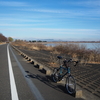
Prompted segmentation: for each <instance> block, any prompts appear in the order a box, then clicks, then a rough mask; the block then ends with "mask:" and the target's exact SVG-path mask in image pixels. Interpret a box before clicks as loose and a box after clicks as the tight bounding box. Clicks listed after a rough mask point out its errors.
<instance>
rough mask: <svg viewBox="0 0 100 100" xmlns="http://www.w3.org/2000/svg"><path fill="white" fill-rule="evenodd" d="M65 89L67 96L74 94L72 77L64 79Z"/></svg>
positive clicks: (74, 86)
mask: <svg viewBox="0 0 100 100" xmlns="http://www.w3.org/2000/svg"><path fill="white" fill-rule="evenodd" d="M65 87H66V90H67V92H68V93H69V94H74V93H75V92H76V82H75V79H74V78H73V76H71V75H70V76H68V77H67V78H66V84H65Z"/></svg>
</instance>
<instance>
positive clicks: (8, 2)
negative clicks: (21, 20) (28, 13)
mask: <svg viewBox="0 0 100 100" xmlns="http://www.w3.org/2000/svg"><path fill="white" fill-rule="evenodd" d="M0 5H1V6H14V7H19V6H28V4H26V3H25V2H17V1H16V2H15V1H0Z"/></svg>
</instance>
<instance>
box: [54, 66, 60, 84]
mask: <svg viewBox="0 0 100 100" xmlns="http://www.w3.org/2000/svg"><path fill="white" fill-rule="evenodd" d="M52 79H53V81H54V82H57V81H59V69H58V68H55V69H54V71H53V75H52Z"/></svg>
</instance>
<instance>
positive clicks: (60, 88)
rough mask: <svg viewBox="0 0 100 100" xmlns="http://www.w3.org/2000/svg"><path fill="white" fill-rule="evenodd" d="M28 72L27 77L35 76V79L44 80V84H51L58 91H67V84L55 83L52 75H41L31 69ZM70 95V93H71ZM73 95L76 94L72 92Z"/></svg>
mask: <svg viewBox="0 0 100 100" xmlns="http://www.w3.org/2000/svg"><path fill="white" fill-rule="evenodd" d="M25 72H26V73H27V75H26V76H25V77H27V78H33V79H38V80H39V81H41V82H43V83H44V84H46V85H48V86H50V87H51V88H53V89H55V90H57V91H60V92H63V93H66V94H68V93H67V91H66V89H65V86H64V85H63V84H61V83H54V82H53V81H52V78H51V76H41V75H38V74H37V75H35V74H33V73H31V72H29V71H25ZM69 95H70V94H69ZM71 96H73V97H75V94H72V95H71Z"/></svg>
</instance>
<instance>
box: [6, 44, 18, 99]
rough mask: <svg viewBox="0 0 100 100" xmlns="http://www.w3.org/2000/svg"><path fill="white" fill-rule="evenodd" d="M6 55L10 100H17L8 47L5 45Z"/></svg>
mask: <svg viewBox="0 0 100 100" xmlns="http://www.w3.org/2000/svg"><path fill="white" fill-rule="evenodd" d="M7 53H8V66H9V77H10V87H11V99H12V100H19V98H18V93H17V89H16V84H15V79H14V74H13V69H12V64H11V59H10V54H9V45H7Z"/></svg>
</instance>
